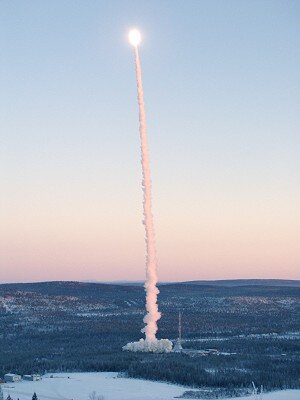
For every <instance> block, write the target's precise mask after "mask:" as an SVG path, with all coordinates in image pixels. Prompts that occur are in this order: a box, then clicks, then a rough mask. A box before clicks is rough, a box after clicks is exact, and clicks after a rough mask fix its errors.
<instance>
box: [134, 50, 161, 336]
mask: <svg viewBox="0 0 300 400" xmlns="http://www.w3.org/2000/svg"><path fill="white" fill-rule="evenodd" d="M134 52H135V71H136V82H137V91H138V103H139V120H140V139H141V155H142V167H143V181H142V186H143V194H144V202H143V207H144V220H143V223H144V225H145V232H146V249H147V255H146V282H145V290H146V310H147V314H146V315H145V317H144V322H145V324H146V326H145V328H144V329H142V332H144V333H145V335H146V341H153V340H156V332H157V321H158V320H159V319H160V316H161V315H160V312H159V311H158V306H157V295H158V293H159V290H158V289H157V286H156V284H157V259H156V248H155V235H154V226H153V215H152V199H151V173H150V161H149V151H148V141H147V125H146V113H145V103H144V92H143V82H142V69H141V61H140V55H139V50H138V46H135V47H134Z"/></svg>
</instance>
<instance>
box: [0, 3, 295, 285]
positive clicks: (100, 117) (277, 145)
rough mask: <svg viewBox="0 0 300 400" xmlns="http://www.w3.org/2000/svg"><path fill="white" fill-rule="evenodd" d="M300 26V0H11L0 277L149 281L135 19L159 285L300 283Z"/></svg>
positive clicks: (4, 72) (3, 35)
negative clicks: (170, 280)
mask: <svg viewBox="0 0 300 400" xmlns="http://www.w3.org/2000/svg"><path fill="white" fill-rule="evenodd" d="M299 22H300V2H299V1H200V0H199V1H192V0H185V1H184V0H182V1H178V0H170V1H163V0H160V1H154V0H153V1H149V0H148V1H143V0H140V1H126V0H122V1H113V0H110V1H90V0H81V1H76V0H72V1H71V0H69V1H64V0H51V1H50V0H49V1H46V0H44V1H37V0H36V1H32V0H26V1H16V0H15V1H0V48H1V63H0V82H1V87H0V89H1V96H0V131H1V142H0V181H1V193H2V195H1V211H0V217H1V220H2V223H1V228H0V242H1V243H2V244H1V245H0V281H1V280H24V279H26V278H27V277H28V280H38V279H66V278H70V279H79V278H80V279H81V278H82V279H125V278H126V277H128V278H130V279H133V278H136V279H140V278H142V277H143V267H141V265H143V252H144V245H143V227H142V226H141V224H140V219H141V189H140V179H141V178H140V176H141V171H140V163H139V157H140V156H139V136H138V121H137V104H136V88H135V79H134V65H133V54H132V49H131V48H130V46H129V45H128V43H127V32H128V30H129V28H130V27H133V26H135V27H139V28H140V30H141V31H142V35H143V43H142V48H141V57H142V66H143V74H144V89H145V96H146V107H147V117H148V126H149V142H150V150H151V162H152V172H153V192H154V211H155V222H156V231H157V237H158V249H159V258H160V263H161V267H160V276H161V278H162V279H164V280H166V279H167V277H168V276H169V274H170V271H171V270H172V268H173V267H174V266H175V267H176V270H177V271H181V272H178V274H177V275H176V276H175V277H174V279H194V278H195V279H205V278H214V279H215V278H226V277H237V278H240V277H280V276H282V277H291V278H296V277H298V278H300V276H299V272H298V271H299V264H300V250H299V243H298V238H299V236H300V185H299V184H300V156H299V154H300V139H299V132H300V121H299V120H300V117H299V115H300V113H299V106H300V93H299V92H300V89H299V88H300V51H299V50H300V24H299ZM74 232H75V233H74ZM274 232H275V233H274ZM76 235H77V236H76ZM82 236H83V237H85V238H86V243H85V242H84V240H82ZM74 248H76V249H79V248H80V249H81V251H82V252H81V253H80V252H79V250H76V251H74V252H73V250H72V249H74ZM112 249H116V250H114V254H112ZM236 250H237V252H236ZM176 252H178V253H176ZM79 253H80V254H79ZM115 253H116V254H119V255H118V256H116V254H115ZM89 257H90V258H89ZM74 260H76V262H77V264H76V262H75V261H74ZM274 260H275V261H274ZM75 264H76V268H77V272H76V273H74V270H73V266H74V265H75ZM41 265H43V266H45V267H46V268H45V269H43V271H44V275H43V274H42V275H41V273H40V272H39V271H40V266H41ZM207 266H209V269H207ZM6 267H10V268H11V271H15V272H11V276H9V277H6V275H5V274H6V272H5V273H4V268H6ZM1 271H2V272H1ZM21 271H23V272H21ZM24 271H26V273H25V272H24ZM47 271H53V274H52V275H51V273H48V272H47Z"/></svg>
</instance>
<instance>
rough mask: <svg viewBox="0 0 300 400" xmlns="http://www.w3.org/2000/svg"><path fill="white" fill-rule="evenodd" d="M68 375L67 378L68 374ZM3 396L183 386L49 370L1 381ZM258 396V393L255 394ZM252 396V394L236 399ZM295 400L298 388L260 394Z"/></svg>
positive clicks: (53, 398)
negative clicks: (35, 377)
mask: <svg viewBox="0 0 300 400" xmlns="http://www.w3.org/2000/svg"><path fill="white" fill-rule="evenodd" d="M68 377H69V378H68ZM2 388H3V392H4V398H5V397H6V396H7V395H8V394H10V395H11V397H12V398H13V399H14V400H16V399H18V398H19V399H20V400H31V399H32V395H33V393H34V392H36V394H37V396H38V398H39V400H71V399H72V400H88V398H89V394H90V393H92V392H93V391H95V392H96V393H97V395H102V396H103V397H104V400H173V399H174V397H177V396H180V395H182V394H183V393H184V392H185V391H186V390H188V389H187V388H184V387H183V386H179V385H171V384H167V383H161V382H150V381H145V380H142V379H129V378H118V374H117V373H116V372H91V373H69V374H63V373H61V374H53V378H50V374H48V375H45V376H43V379H42V380H41V381H38V382H28V381H22V382H16V383H9V384H8V383H7V384H5V385H2ZM258 398H259V397H258ZM252 399H253V400H254V397H253V396H250V397H240V398H239V400H252ZM264 399H265V400H299V399H300V390H285V391H279V392H273V393H268V394H264V395H263V400H264Z"/></svg>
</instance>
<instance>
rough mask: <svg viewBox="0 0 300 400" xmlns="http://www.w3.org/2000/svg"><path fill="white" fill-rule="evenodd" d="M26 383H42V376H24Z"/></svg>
mask: <svg viewBox="0 0 300 400" xmlns="http://www.w3.org/2000/svg"><path fill="white" fill-rule="evenodd" d="M23 379H24V381H40V380H41V375H38V374H33V375H23Z"/></svg>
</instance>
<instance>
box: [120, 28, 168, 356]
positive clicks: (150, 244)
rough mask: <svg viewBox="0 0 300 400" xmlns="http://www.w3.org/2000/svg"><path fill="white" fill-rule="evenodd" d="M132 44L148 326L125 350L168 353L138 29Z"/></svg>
mask: <svg viewBox="0 0 300 400" xmlns="http://www.w3.org/2000/svg"><path fill="white" fill-rule="evenodd" d="M129 41H130V42H131V44H132V45H133V46H134V49H135V71H136V81H137V92H138V104H139V120H140V126H139V128H140V139H141V156H142V169H143V181H142V187H143V195H144V199H143V208H144V219H143V223H144V225H145V231H146V237H145V239H146V282H145V285H144V286H145V291H146V311H147V313H146V315H145V317H144V323H145V327H144V328H143V329H142V332H143V333H145V339H140V340H139V341H138V342H132V343H128V344H127V345H126V346H124V347H123V350H127V351H134V352H136V351H143V352H153V353H169V352H170V351H172V347H173V343H172V342H171V341H170V340H168V339H160V340H158V339H156V332H157V321H158V320H159V319H160V317H161V314H160V312H159V311H158V305H157V295H158V293H159V290H158V288H157V286H156V285H157V259H156V248H155V235H154V226H153V215H152V202H151V174H150V162H149V150H148V142H147V125H146V113H145V104H144V92H143V82H142V69H141V61H140V56H139V51H138V44H139V42H140V33H139V32H138V31H137V30H132V31H131V32H130V33H129Z"/></svg>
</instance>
